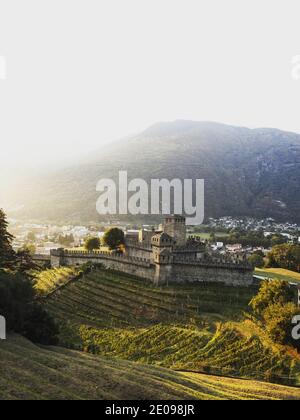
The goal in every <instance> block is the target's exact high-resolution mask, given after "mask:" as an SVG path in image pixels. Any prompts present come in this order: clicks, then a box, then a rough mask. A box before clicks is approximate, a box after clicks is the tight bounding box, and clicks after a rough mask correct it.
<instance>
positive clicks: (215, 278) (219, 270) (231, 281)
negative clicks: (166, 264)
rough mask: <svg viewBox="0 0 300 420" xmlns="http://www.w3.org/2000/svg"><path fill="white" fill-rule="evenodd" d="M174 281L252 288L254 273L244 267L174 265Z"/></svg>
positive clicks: (193, 264)
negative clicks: (215, 283)
mask: <svg viewBox="0 0 300 420" xmlns="http://www.w3.org/2000/svg"><path fill="white" fill-rule="evenodd" d="M172 281H173V282H176V283H186V282H217V283H225V284H226V285H228V286H251V285H252V284H253V272H252V271H251V270H249V269H245V268H243V267H240V268H239V267H226V266H224V265H217V264H216V265H211V266H205V265H204V264H203V265H202V264H201V265H200V264H199V263H174V264H173V269H172Z"/></svg>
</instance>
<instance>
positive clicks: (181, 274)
mask: <svg viewBox="0 0 300 420" xmlns="http://www.w3.org/2000/svg"><path fill="white" fill-rule="evenodd" d="M87 262H92V263H95V264H103V265H104V266H105V267H106V268H108V269H112V270H115V271H120V272H124V273H126V274H131V275H134V276H137V277H140V278H143V279H147V280H150V281H151V282H153V283H154V284H156V285H163V284H167V283H185V282H193V283H197V282H218V283H225V284H227V285H233V286H250V285H251V284H253V272H252V270H251V269H250V268H249V267H245V266H243V265H230V264H218V263H210V264H207V263H205V262H197V261H191V262H174V263H173V264H154V263H153V262H151V261H149V260H148V259H146V258H138V257H133V256H126V255H125V256H122V255H120V256H119V255H112V254H110V253H107V252H100V251H99V252H78V251H64V250H56V251H52V252H51V265H52V267H59V266H61V265H66V266H75V265H82V264H85V263H87Z"/></svg>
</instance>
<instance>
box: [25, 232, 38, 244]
mask: <svg viewBox="0 0 300 420" xmlns="http://www.w3.org/2000/svg"><path fill="white" fill-rule="evenodd" d="M35 239H36V237H35V233H34V232H29V233H28V235H27V240H28V241H29V242H34V241H35Z"/></svg>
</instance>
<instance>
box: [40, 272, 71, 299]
mask: <svg viewBox="0 0 300 420" xmlns="http://www.w3.org/2000/svg"><path fill="white" fill-rule="evenodd" d="M78 272H79V270H78V268H69V267H61V268H53V269H51V270H44V271H40V272H36V273H34V277H35V286H34V287H35V289H36V291H37V292H38V293H39V294H42V295H43V294H45V295H46V294H48V293H50V292H52V291H53V290H55V289H56V288H57V287H60V286H63V285H64V284H66V283H67V282H68V281H69V280H70V279H72V278H73V277H75V276H76V275H78Z"/></svg>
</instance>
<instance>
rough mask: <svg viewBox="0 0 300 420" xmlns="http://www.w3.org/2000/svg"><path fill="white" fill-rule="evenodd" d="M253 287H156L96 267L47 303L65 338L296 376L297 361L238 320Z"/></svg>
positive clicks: (144, 358) (104, 350) (67, 342)
mask: <svg viewBox="0 0 300 420" xmlns="http://www.w3.org/2000/svg"><path fill="white" fill-rule="evenodd" d="M254 293H255V290H251V289H247V288H231V287H225V286H222V285H220V284H218V285H212V284H210V285H208V284H206V285H201V284H199V285H197V287H196V288H195V286H194V285H190V286H189V285H186V286H172V287H168V288H155V287H153V286H152V285H150V284H146V283H145V282H143V281H141V280H136V279H133V278H132V277H129V276H125V275H121V274H116V273H112V272H109V271H97V272H94V273H92V274H89V275H87V276H85V277H84V278H83V279H81V280H79V281H76V282H74V283H72V284H70V285H68V286H67V288H65V289H63V290H61V291H60V292H58V293H55V294H54V295H52V296H51V297H50V298H49V299H47V301H46V306H47V308H48V310H49V311H50V312H51V313H52V314H53V315H54V316H55V317H56V318H57V319H58V320H60V321H61V323H62V324H61V325H62V329H61V343H62V344H63V345H64V346H70V347H72V348H74V346H75V348H78V349H85V350H87V351H89V352H91V353H96V354H100V355H102V356H108V357H112V356H115V357H118V358H122V359H127V360H131V361H139V362H142V363H149V364H155V365H160V366H164V367H168V368H173V369H181V370H182V369H184V370H196V371H198V372H204V373H206V372H210V373H214V374H224V375H236V376H239V377H247V378H255V379H265V378H269V376H270V375H273V376H274V375H277V376H280V377H282V378H284V380H287V379H291V378H295V380H296V381H297V377H298V374H299V372H300V367H299V361H297V360H296V361H295V360H292V358H290V357H288V356H285V355H284V354H283V353H282V351H281V350H279V349H277V348H275V347H274V346H272V345H270V343H269V342H268V341H267V340H265V339H264V338H263V337H262V334H261V332H259V331H257V329H255V328H254V326H253V327H251V328H252V331H251V333H250V334H249V330H250V329H251V328H250V326H249V325H247V329H246V328H245V325H244V324H243V325H241V324H240V322H239V321H241V319H242V318H243V311H245V310H246V309H247V307H248V303H249V301H250V299H251V297H252V296H253V294H254ZM232 320H234V321H236V322H235V323H233V322H232ZM248 324H250V323H248ZM246 330H247V331H246ZM288 383H290V382H288ZM296 383H298V382H296Z"/></svg>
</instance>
